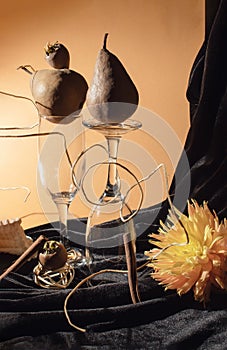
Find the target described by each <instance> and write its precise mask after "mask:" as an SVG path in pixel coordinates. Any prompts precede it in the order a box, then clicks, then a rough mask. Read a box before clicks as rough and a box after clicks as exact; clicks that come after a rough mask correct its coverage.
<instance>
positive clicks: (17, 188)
mask: <svg viewBox="0 0 227 350" xmlns="http://www.w3.org/2000/svg"><path fill="white" fill-rule="evenodd" d="M21 189H22V190H25V191H27V194H26V196H25V198H24V202H26V201H27V199H28V197H29V196H30V194H31V190H30V189H29V188H28V187H27V186H12V187H11V186H10V187H0V190H1V191H11V190H12V191H14V190H21Z"/></svg>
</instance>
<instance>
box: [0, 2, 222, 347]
mask: <svg viewBox="0 0 227 350" xmlns="http://www.w3.org/2000/svg"><path fill="white" fill-rule="evenodd" d="M226 38H227V1H226V0H223V1H220V3H219V6H218V8H217V13H216V14H215V16H214V21H213V22H212V25H211V28H210V31H209V33H208V35H207V36H206V38H205V42H204V44H203V45H202V48H201V50H200V51H199V53H198V55H197V57H196V59H195V62H194V65H193V67H192V70H191V74H190V79H189V84H188V90H187V97H188V100H189V103H190V112H191V127H190V130H189V132H188V136H187V139H186V143H185V151H186V154H187V157H188V161H189V164H190V176H191V188H190V198H194V199H196V200H197V201H198V202H199V203H202V202H203V201H204V200H206V201H208V205H209V206H210V208H211V209H214V210H215V211H216V212H217V214H218V215H219V217H220V218H221V219H222V218H224V217H226V216H227V215H226V214H227V205H226V204H227V186H226V174H227V172H226V169H227V162H226V150H227V147H226V143H227V137H226V131H227V128H226V120H227V95H226V93H227V91H226V86H227V85H226V83H227V40H226ZM176 172H177V174H178V175H179V176H178V179H179V178H180V179H181V181H180V183H179V181H178V183H177V186H180V187H182V189H183V187H184V184H185V181H186V180H187V176H188V173H187V170H186V169H185V168H184V167H183V162H182V161H181V159H180V161H179V164H178V167H177V169H176ZM175 190H176V189H175V184H174V182H173V184H172V186H171V191H170V192H171V194H174V191H175ZM166 211H167V203H166V202H164V203H161V204H160V206H156V207H152V208H148V209H144V210H142V211H141V212H140V213H139V215H138V216H137V217H136V219H135V225H136V230H137V231H139V233H141V235H139V238H138V242H137V263H138V265H140V264H142V263H143V262H144V261H145V258H144V255H143V251H144V249H149V243H148V242H147V233H148V232H152V231H155V230H156V226H155V222H156V223H157V221H158V220H160V219H165V215H166ZM156 214H157V219H156V220H155V221H153V219H152V218H153V217H155V216H156ZM48 228H49V226H48V225H44V226H42V227H39V228H34V229H30V230H28V231H27V234H29V235H31V236H32V237H33V238H34V239H35V238H36V237H37V236H38V235H39V234H40V233H41V232H42V233H45V234H46V236H47V237H48V235H49V232H50V231H48ZM74 230H77V227H75V225H74V223H73V222H72V223H71V227H70V232H71V231H74ZM13 259H15V257H13V256H9V255H6V254H1V255H0V261H1V266H0V267H1V270H2V271H3V270H4V268H5V267H6V266H7V265H9V264H10V262H11V261H12V260H13ZM36 263H37V261H35V260H32V261H30V262H28V263H26V264H25V265H24V266H23V267H22V268H20V270H18V271H17V272H15V273H11V274H9V275H8V277H6V278H5V279H3V280H2V281H1V283H0V349H3V350H4V349H10V350H11V349H23V350H24V349H26V350H27V349H32V350H33V349H35V350H39V349H40V350H45V349H59V350H61V349H190V350H191V349H201V350H202V349H212V350H213V349H222V350H223V349H227V343H226V338H227V298H226V294H225V293H220V294H213V295H212V298H211V303H210V304H209V305H208V306H207V307H205V308H204V306H203V305H201V304H200V303H198V302H195V301H194V299H193V295H192V293H190V292H189V293H187V294H186V295H183V296H182V297H179V296H178V295H177V294H176V293H175V291H168V292H166V291H164V289H163V288H162V287H161V286H159V285H158V284H157V283H156V282H155V281H154V280H152V279H151V278H150V276H149V274H148V273H147V271H145V273H144V271H143V272H139V292H140V296H141V302H140V303H138V304H135V305H133V304H132V303H131V299H130V293H129V286H128V281H127V276H125V275H124V274H114V273H113V274H106V275H104V276H102V275H101V276H98V277H97V278H96V279H95V280H94V281H93V282H92V285H91V286H90V285H84V286H83V287H81V288H80V289H79V290H78V291H77V292H76V293H75V294H74V295H73V296H72V298H71V299H70V301H69V305H68V310H69V314H70V317H71V320H72V321H73V322H74V323H75V324H76V325H78V326H80V327H85V328H86V330H87V331H86V332H85V333H81V332H79V331H77V330H75V329H73V328H72V327H71V326H70V325H69V324H68V322H67V320H66V317H65V314H64V312H63V304H64V300H65V298H66V296H67V295H68V293H69V292H70V290H71V288H72V287H73V286H74V285H76V283H77V282H79V281H80V280H81V279H82V278H83V277H85V276H87V275H88V273H89V272H88V270H87V268H86V267H84V268H80V269H79V268H78V269H77V270H76V276H75V279H74V281H73V283H72V284H71V285H70V288H67V289H66V290H56V289H55V290H46V289H42V288H40V287H38V286H36V285H35V283H34V281H33V275H32V269H33V267H34V266H35V265H36ZM108 267H109V268H113V261H108V260H100V261H98V262H97V266H94V268H96V269H97V270H99V269H104V268H108ZM115 267H116V268H125V262H124V259H122V260H119V261H117V262H116V264H115ZM104 280H105V283H103V281H104Z"/></svg>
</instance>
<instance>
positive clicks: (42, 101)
mask: <svg viewBox="0 0 227 350" xmlns="http://www.w3.org/2000/svg"><path fill="white" fill-rule="evenodd" d="M45 59H46V61H47V63H48V64H49V65H50V66H51V67H52V68H51V69H41V70H34V69H33V70H32V72H31V71H29V70H28V69H27V67H28V66H20V67H19V68H22V69H24V70H25V71H26V72H28V73H30V74H32V77H31V82H30V87H31V93H32V96H33V99H34V101H35V104H36V107H37V109H38V112H39V114H40V115H41V116H42V117H44V118H46V119H48V120H49V121H51V122H53V123H59V122H63V120H64V122H65V123H68V122H70V121H71V120H73V116H75V115H78V114H79V113H80V111H81V109H82V107H83V105H84V103H85V100H86V94H87V90H88V84H87V82H86V80H85V78H84V77H83V76H82V75H81V74H80V73H78V72H75V71H74V70H72V69H69V61H70V55H69V51H68V49H67V48H66V47H65V46H64V45H63V44H61V43H58V42H56V43H54V44H49V43H48V44H47V46H46V48H45ZM29 67H30V68H31V66H29ZM68 116H70V117H69V118H66V117H68ZM71 117H72V118H71Z"/></svg>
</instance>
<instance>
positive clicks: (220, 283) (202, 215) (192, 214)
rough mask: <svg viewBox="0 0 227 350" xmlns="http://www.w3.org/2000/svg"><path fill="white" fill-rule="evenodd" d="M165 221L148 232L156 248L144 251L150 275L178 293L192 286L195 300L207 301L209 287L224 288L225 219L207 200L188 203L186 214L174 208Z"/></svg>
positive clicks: (226, 265) (226, 283) (226, 278)
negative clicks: (148, 260)
mask: <svg viewBox="0 0 227 350" xmlns="http://www.w3.org/2000/svg"><path fill="white" fill-rule="evenodd" d="M175 211H176V213H177V215H178V216H179V219H177V218H176V216H175V215H174V213H172V212H170V214H169V216H168V223H167V224H166V225H165V224H164V223H162V222H161V223H160V228H159V233H158V234H154V233H153V234H151V235H150V237H151V241H150V242H151V243H152V244H153V245H155V246H156V247H157V248H153V249H151V250H150V251H147V252H145V254H146V255H147V256H148V257H149V259H150V263H149V266H150V267H152V268H153V272H152V274H151V275H152V277H153V278H154V279H155V280H157V281H159V282H160V284H161V285H164V286H165V288H166V289H176V290H177V292H178V294H179V295H182V294H184V293H187V292H188V291H189V290H190V289H191V288H193V291H194V297H195V300H198V301H203V302H204V303H205V302H207V301H208V300H209V297H210V291H211V286H215V287H216V288H221V289H224V290H227V220H226V219H224V221H223V222H221V223H220V222H219V220H218V217H217V216H216V214H215V213H214V214H213V213H211V211H210V210H209V208H208V206H207V203H205V202H204V203H203V205H202V206H199V205H198V203H197V202H196V201H194V200H192V204H190V203H188V216H186V215H184V214H182V213H180V212H178V211H177V210H176V209H175Z"/></svg>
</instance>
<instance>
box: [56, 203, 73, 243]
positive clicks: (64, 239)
mask: <svg viewBox="0 0 227 350" xmlns="http://www.w3.org/2000/svg"><path fill="white" fill-rule="evenodd" d="M55 204H56V206H57V209H58V215H59V225H60V241H61V243H63V245H64V246H65V248H66V249H67V248H69V246H70V245H69V238H68V225H67V221H68V209H69V204H68V203H56V202H55Z"/></svg>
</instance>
